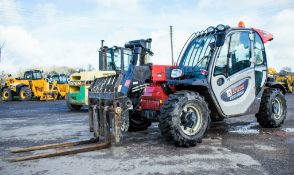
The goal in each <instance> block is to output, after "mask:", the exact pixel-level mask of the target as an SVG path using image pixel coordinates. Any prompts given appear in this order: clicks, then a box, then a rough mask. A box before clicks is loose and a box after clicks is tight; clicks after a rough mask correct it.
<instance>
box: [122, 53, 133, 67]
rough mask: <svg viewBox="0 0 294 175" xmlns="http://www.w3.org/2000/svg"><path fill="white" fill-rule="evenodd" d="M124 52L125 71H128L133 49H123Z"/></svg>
mask: <svg viewBox="0 0 294 175" xmlns="http://www.w3.org/2000/svg"><path fill="white" fill-rule="evenodd" d="M123 52H124V67H123V69H124V71H127V70H128V68H129V65H130V62H131V59H132V51H131V50H123Z"/></svg>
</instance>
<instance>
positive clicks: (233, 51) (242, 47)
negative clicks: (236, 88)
mask: <svg viewBox="0 0 294 175" xmlns="http://www.w3.org/2000/svg"><path fill="white" fill-rule="evenodd" d="M228 56H229V61H228V63H229V65H228V73H229V75H233V74H235V73H236V72H239V71H241V70H243V69H246V68H248V67H250V64H251V62H250V39H249V32H236V33H234V34H233V35H232V36H231V42H230V50H229V55H228Z"/></svg>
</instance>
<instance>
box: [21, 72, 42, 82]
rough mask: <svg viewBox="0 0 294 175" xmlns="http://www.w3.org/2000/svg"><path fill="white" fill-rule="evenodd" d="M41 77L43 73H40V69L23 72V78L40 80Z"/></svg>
mask: <svg viewBox="0 0 294 175" xmlns="http://www.w3.org/2000/svg"><path fill="white" fill-rule="evenodd" d="M42 78H43V75H42V71H40V70H32V71H26V72H25V73H24V79H25V80H40V79H42Z"/></svg>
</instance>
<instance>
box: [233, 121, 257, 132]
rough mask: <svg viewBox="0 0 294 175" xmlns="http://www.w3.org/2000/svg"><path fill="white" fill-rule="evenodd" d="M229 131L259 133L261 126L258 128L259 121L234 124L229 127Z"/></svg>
mask: <svg viewBox="0 0 294 175" xmlns="http://www.w3.org/2000/svg"><path fill="white" fill-rule="evenodd" d="M228 132H229V133H236V134H258V133H260V128H258V124H257V123H250V124H249V125H241V126H234V127H233V128H229V129H228Z"/></svg>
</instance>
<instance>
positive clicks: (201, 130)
mask: <svg viewBox="0 0 294 175" xmlns="http://www.w3.org/2000/svg"><path fill="white" fill-rule="evenodd" d="M160 114H161V115H160V116H159V128H160V130H161V133H162V135H163V136H165V137H166V138H167V139H168V140H172V141H173V142H174V143H175V144H176V145H177V146H183V147H189V146H195V145H196V143H197V142H198V143H200V142H201V141H202V138H203V137H204V136H205V134H206V132H207V129H208V128H209V125H210V116H209V115H210V110H209V108H208V105H207V103H206V101H205V100H204V98H203V97H202V96H200V95H199V94H198V93H195V92H191V91H179V92H176V93H174V94H171V95H170V96H169V98H168V100H166V101H165V102H164V104H163V106H162V108H161V111H160Z"/></svg>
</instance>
